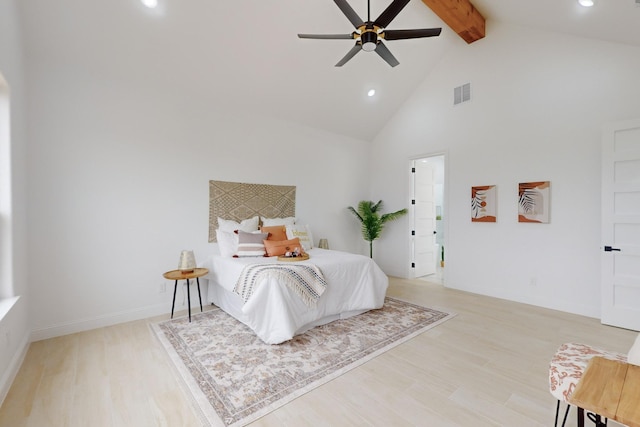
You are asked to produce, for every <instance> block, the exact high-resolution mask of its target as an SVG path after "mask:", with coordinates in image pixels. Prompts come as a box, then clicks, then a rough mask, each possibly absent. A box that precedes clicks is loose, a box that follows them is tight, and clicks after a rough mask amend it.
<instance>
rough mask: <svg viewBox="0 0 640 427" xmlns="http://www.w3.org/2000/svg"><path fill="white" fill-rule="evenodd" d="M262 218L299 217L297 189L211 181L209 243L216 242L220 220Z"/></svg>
mask: <svg viewBox="0 0 640 427" xmlns="http://www.w3.org/2000/svg"><path fill="white" fill-rule="evenodd" d="M256 215H260V216H262V217H266V218H282V217H289V216H295V215H296V187H295V186H288V185H267V184H244V183H241V182H226V181H209V242H215V241H216V229H217V228H218V217H220V218H224V219H231V220H234V221H237V222H240V221H242V220H244V219H248V218H252V217H254V216H256Z"/></svg>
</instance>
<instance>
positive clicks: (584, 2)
mask: <svg viewBox="0 0 640 427" xmlns="http://www.w3.org/2000/svg"><path fill="white" fill-rule="evenodd" d="M578 3H580V6H584V7H591V6H593V4H594V2H593V0H578Z"/></svg>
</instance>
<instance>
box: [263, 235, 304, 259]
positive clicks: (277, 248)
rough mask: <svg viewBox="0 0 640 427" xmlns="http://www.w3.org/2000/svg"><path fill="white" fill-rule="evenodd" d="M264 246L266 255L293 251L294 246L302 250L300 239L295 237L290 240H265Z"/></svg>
mask: <svg viewBox="0 0 640 427" xmlns="http://www.w3.org/2000/svg"><path fill="white" fill-rule="evenodd" d="M264 247H265V249H266V251H267V256H280V255H284V254H286V253H287V252H293V251H294V250H295V249H296V248H300V250H302V245H301V244H300V239H298V238H295V239H291V240H281V241H276V240H265V241H264Z"/></svg>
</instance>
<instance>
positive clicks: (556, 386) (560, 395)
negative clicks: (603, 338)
mask: <svg viewBox="0 0 640 427" xmlns="http://www.w3.org/2000/svg"><path fill="white" fill-rule="evenodd" d="M593 356H601V357H604V358H606V359H612V360H619V361H621V362H626V361H627V356H626V355H625V354H620V353H615V352H612V351H607V350H601V349H599V348H595V347H591V346H588V345H585V344H576V343H566V344H562V345H561V346H560V348H559V349H558V351H557V352H556V354H555V355H554V356H553V358H552V359H551V363H550V364H549V391H550V392H551V394H552V395H553V397H555V398H556V399H558V400H561V401H564V402H568V401H569V396H571V393H573V391H574V390H575V388H576V386H577V385H578V381H580V378H581V377H582V373H583V372H584V370H585V369H586V368H587V364H588V363H589V360H590V359H591V358H592V357H593Z"/></svg>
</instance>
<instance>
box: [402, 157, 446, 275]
mask: <svg viewBox="0 0 640 427" xmlns="http://www.w3.org/2000/svg"><path fill="white" fill-rule="evenodd" d="M445 160H446V159H445V155H444V154H434V155H429V156H424V157H419V158H415V159H413V160H411V195H412V196H411V199H412V201H411V227H412V230H411V274H410V275H409V276H410V277H412V278H420V279H425V280H429V281H432V282H438V283H444V255H445V252H444V242H445V233H444V231H445V227H444V224H445V222H444V221H445V194H444V193H445V191H444V189H445Z"/></svg>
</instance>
